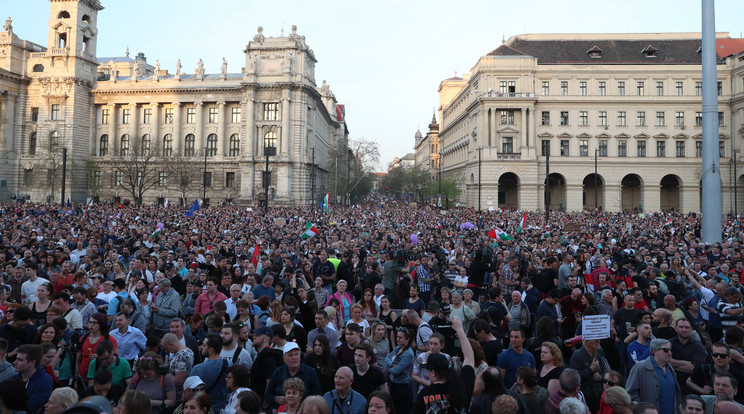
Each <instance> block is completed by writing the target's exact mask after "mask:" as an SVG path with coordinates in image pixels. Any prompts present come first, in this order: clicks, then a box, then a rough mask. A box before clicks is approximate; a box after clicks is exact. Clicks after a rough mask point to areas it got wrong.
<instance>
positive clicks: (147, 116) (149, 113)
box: [142, 108, 152, 124]
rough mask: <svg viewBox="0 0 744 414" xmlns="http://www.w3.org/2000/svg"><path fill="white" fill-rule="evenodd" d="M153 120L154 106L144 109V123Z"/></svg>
mask: <svg viewBox="0 0 744 414" xmlns="http://www.w3.org/2000/svg"><path fill="white" fill-rule="evenodd" d="M150 121H152V108H143V109H142V123H143V124H149V123H150Z"/></svg>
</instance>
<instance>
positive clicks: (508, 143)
mask: <svg viewBox="0 0 744 414" xmlns="http://www.w3.org/2000/svg"><path fill="white" fill-rule="evenodd" d="M501 152H503V153H504V154H511V153H513V152H514V138H512V137H504V138H503V141H501Z"/></svg>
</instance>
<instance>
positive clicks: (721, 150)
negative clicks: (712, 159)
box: [718, 141, 726, 158]
mask: <svg viewBox="0 0 744 414" xmlns="http://www.w3.org/2000/svg"><path fill="white" fill-rule="evenodd" d="M718 156H719V157H721V158H723V157H725V156H726V143H725V142H723V141H718Z"/></svg>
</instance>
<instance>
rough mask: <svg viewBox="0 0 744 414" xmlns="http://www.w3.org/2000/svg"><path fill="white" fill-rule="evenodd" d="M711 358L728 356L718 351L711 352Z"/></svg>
mask: <svg viewBox="0 0 744 414" xmlns="http://www.w3.org/2000/svg"><path fill="white" fill-rule="evenodd" d="M710 356H712V357H713V358H728V354H724V353H720V352H712V353H711V354H710Z"/></svg>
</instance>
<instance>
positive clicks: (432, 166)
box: [413, 114, 439, 176]
mask: <svg viewBox="0 0 744 414" xmlns="http://www.w3.org/2000/svg"><path fill="white" fill-rule="evenodd" d="M414 141H415V143H414V146H413V151H414V156H415V160H414V166H415V167H418V168H421V169H423V170H426V171H429V172H430V173H431V174H432V176H434V174H436V173H437V171H439V124H438V123H437V116H436V114H434V115H432V117H431V123H429V132H427V133H426V135H424V134H422V133H421V131H416V134H415V135H414Z"/></svg>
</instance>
